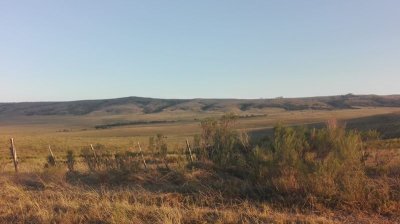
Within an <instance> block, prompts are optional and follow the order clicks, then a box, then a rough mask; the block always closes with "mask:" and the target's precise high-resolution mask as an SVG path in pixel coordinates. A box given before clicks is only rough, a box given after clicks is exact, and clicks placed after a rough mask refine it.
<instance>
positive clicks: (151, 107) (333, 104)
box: [0, 94, 400, 116]
mask: <svg viewBox="0 0 400 224" xmlns="http://www.w3.org/2000/svg"><path fill="white" fill-rule="evenodd" d="M357 107H400V95H389V96H378V95H352V94H348V95H340V96H323V97H308V98H274V99H156V98H143V97H125V98H117V99H105V100H82V101H69V102H22V103H0V115H6V116H8V115H23V116H31V115H88V114H92V113H101V114H130V113H144V114H151V113H159V112H162V111H178V110H179V111H194V112H207V111H220V112H235V111H250V110H253V109H265V108H282V109H285V110H306V109H315V110H334V109H351V108H357Z"/></svg>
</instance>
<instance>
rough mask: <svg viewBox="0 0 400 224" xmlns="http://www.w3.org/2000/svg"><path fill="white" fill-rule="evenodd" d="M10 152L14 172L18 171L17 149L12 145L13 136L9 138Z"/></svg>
mask: <svg viewBox="0 0 400 224" xmlns="http://www.w3.org/2000/svg"><path fill="white" fill-rule="evenodd" d="M10 144H11V146H10V152H11V158H12V160H13V162H14V168H15V172H16V173H18V158H17V149H16V148H15V145H14V138H11V139H10Z"/></svg>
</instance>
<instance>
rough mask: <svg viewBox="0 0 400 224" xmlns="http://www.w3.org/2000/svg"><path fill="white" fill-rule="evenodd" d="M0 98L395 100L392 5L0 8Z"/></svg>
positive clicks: (396, 43)
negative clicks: (391, 96) (357, 96)
mask: <svg viewBox="0 0 400 224" xmlns="http://www.w3.org/2000/svg"><path fill="white" fill-rule="evenodd" d="M0 84H1V85H0V101H1V102H5V101H39V100H40V101H48V100H75V99H98V98H114V97H124V96H146V97H160V98H197V97H204V98H260V97H264V98H268V97H277V96H285V97H295V96H314V95H334V94H346V93H355V94H369V93H373V94H395V93H397V94H399V93H400V1H398V0H393V1H385V0H342V1H321V0H303V1H301V0H287V1H286V0H270V1H268V0H260V1H250V0H249V1H243V0H241V1H235V0H226V1H223V0H218V1H216V0H201V1H188V0H180V1H174V0H168V1H167V0H163V1H152V0H148V1H147V0H146V1H133V0H125V1H122V0H120V1H117V0H112V1H111V0H107V1H105V0H103V1H102V0H92V1H89V0H84V1H83V0H68V1H61V0H60V1H58V0H47V1H42V0H35V1H32V0H25V1H22V0H21V1H20V0H18V1H16V0H1V1H0Z"/></svg>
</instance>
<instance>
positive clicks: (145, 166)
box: [137, 142, 147, 169]
mask: <svg viewBox="0 0 400 224" xmlns="http://www.w3.org/2000/svg"><path fill="white" fill-rule="evenodd" d="M137 144H138V146H139V152H140V155H141V156H142V160H143V165H144V168H145V169H147V164H146V160H145V159H144V155H143V151H142V147H140V143H139V142H138V143H137Z"/></svg>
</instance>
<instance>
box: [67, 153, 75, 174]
mask: <svg viewBox="0 0 400 224" xmlns="http://www.w3.org/2000/svg"><path fill="white" fill-rule="evenodd" d="M67 167H68V170H69V171H70V172H74V171H75V155H74V152H73V151H72V150H68V151H67Z"/></svg>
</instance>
